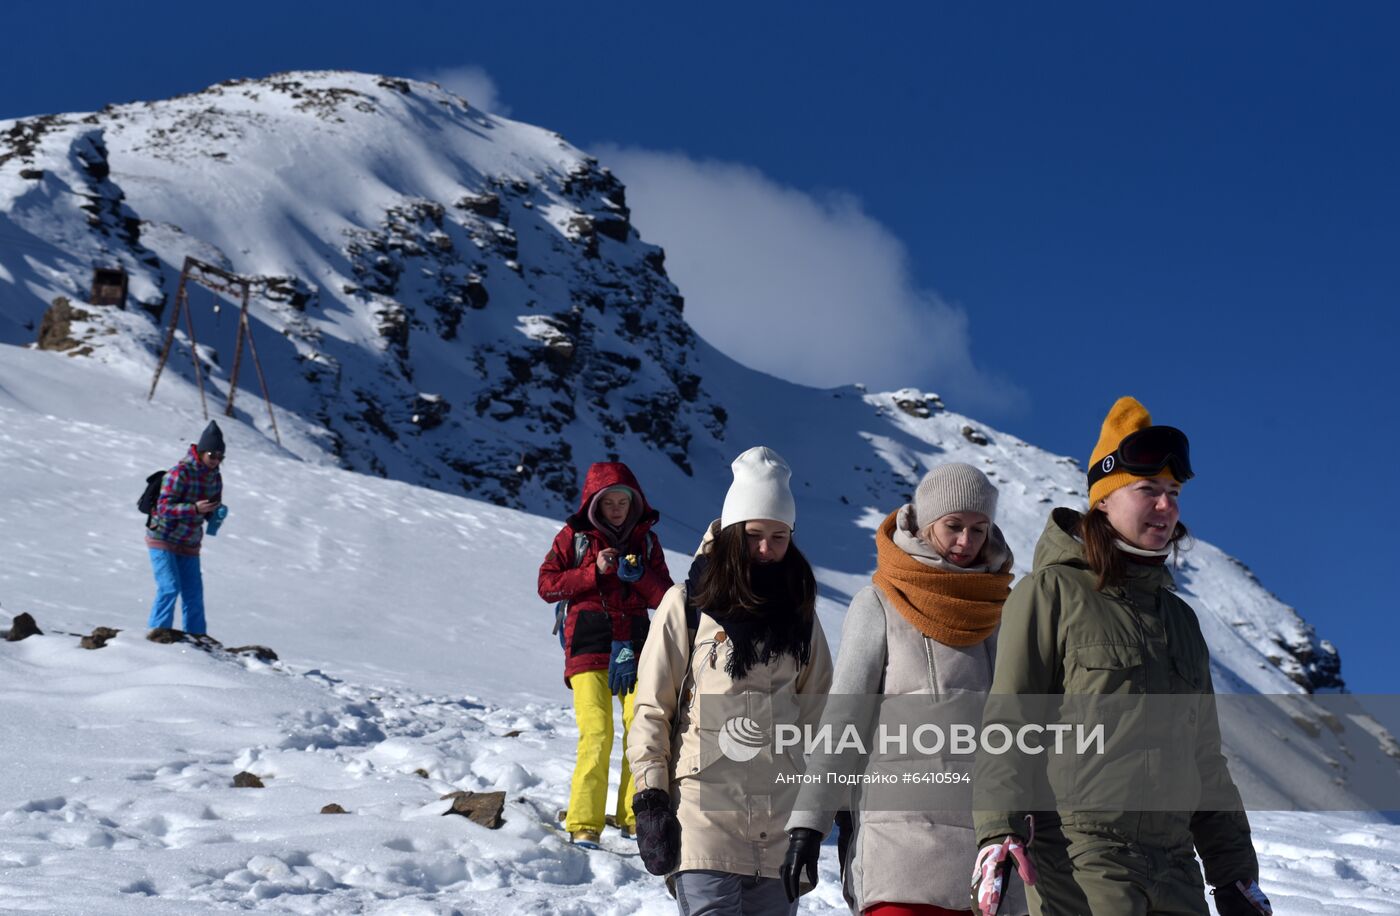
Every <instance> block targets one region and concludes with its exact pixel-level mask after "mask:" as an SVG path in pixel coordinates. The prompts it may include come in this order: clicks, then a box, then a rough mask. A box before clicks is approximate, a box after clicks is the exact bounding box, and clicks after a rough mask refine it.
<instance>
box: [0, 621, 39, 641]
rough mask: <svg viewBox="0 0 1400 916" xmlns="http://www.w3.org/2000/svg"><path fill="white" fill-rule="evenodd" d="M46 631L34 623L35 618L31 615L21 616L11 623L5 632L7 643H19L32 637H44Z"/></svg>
mask: <svg viewBox="0 0 1400 916" xmlns="http://www.w3.org/2000/svg"><path fill="white" fill-rule="evenodd" d="M43 635H44V631H43V630H41V629H39V625H38V624H37V623H35V622H34V618H33V617H32V616H31V615H29V614H20V615H19V616H17V617H16V618H15V619H14V620H12V621H10V628H9V629H8V630H6V631H5V641H6V642H19V641H20V640H21V639H28V638H29V637H31V636H43Z"/></svg>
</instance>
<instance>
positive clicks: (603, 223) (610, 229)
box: [593, 214, 632, 242]
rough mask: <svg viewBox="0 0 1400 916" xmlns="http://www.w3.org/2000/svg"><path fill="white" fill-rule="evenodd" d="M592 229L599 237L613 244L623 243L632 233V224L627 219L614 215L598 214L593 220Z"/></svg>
mask: <svg viewBox="0 0 1400 916" xmlns="http://www.w3.org/2000/svg"><path fill="white" fill-rule="evenodd" d="M593 227H594V228H595V229H596V230H598V234H599V235H605V236H607V237H608V238H610V239H612V240H613V241H615V242H625V241H627V239H628V237H629V236H630V235H631V233H632V224H631V223H629V222H628V221H627V217H625V216H619V215H614V214H600V215H598V216H596V217H594V219H593Z"/></svg>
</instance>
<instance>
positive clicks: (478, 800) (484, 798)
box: [442, 792, 506, 830]
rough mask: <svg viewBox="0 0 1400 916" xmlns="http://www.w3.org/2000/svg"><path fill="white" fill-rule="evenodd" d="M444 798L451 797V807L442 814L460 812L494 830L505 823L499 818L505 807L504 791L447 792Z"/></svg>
mask: <svg viewBox="0 0 1400 916" xmlns="http://www.w3.org/2000/svg"><path fill="white" fill-rule="evenodd" d="M443 798H444V799H448V798H450V799H452V807H450V808H448V809H447V810H446V811H444V812H442V813H443V815H444V816H445V815H448V814H460V815H461V816H462V817H465V818H467V819H468V820H470V821H472V822H473V823H477V824H480V825H481V826H483V827H485V828H486V829H488V830H496V829H498V828H499V827H500V826H501V825H502V824H504V823H505V821H504V820H502V818H501V814H502V812H504V811H505V807H506V793H504V792H449V793H447V794H446V795H444V796H443Z"/></svg>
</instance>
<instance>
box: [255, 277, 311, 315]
mask: <svg viewBox="0 0 1400 916" xmlns="http://www.w3.org/2000/svg"><path fill="white" fill-rule="evenodd" d="M261 279H262V283H263V295H264V296H265V297H266V298H268V299H270V300H272V301H273V302H286V303H287V304H289V305H290V306H291V307H292V308H294V309H296V310H297V311H298V312H302V311H305V310H306V304H307V303H308V302H310V301H311V297H312V296H313V295H314V294H315V291H314V290H312V289H311V288H310V287H309V286H307V285H306V283H305V282H304V281H303V280H302V279H301V278H300V277H262V278H261Z"/></svg>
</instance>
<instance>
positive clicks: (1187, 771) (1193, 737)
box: [973, 397, 1272, 916]
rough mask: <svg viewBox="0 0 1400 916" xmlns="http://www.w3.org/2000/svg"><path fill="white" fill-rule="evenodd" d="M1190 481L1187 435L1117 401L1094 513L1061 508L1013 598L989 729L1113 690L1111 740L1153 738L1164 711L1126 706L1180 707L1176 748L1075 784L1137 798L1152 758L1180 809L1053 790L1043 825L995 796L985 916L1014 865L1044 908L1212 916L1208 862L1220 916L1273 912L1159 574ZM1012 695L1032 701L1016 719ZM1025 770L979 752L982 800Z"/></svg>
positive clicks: (1214, 724) (979, 896) (976, 878)
mask: <svg viewBox="0 0 1400 916" xmlns="http://www.w3.org/2000/svg"><path fill="white" fill-rule="evenodd" d="M1192 476H1193V472H1192V470H1191V458H1190V448H1189V444H1188V441H1187V438H1186V435H1185V433H1183V432H1181V431H1180V430H1178V429H1175V428H1173V427H1170V426H1154V425H1153V423H1152V417H1151V415H1150V414H1148V412H1147V409H1146V408H1144V407H1143V406H1142V405H1141V404H1140V403H1138V402H1137V401H1136V400H1135V399H1133V398H1130V397H1125V398H1120V399H1119V400H1118V401H1117V402H1116V403H1115V404H1114V405H1113V407H1112V408H1111V409H1110V410H1109V412H1108V416H1107V417H1106V418H1105V419H1104V422H1103V428H1102V430H1101V431H1100V434H1099V440H1098V443H1097V444H1096V445H1095V446H1094V450H1093V453H1092V457H1091V459H1090V463H1089V471H1088V483H1089V510H1088V511H1087V512H1085V513H1080V512H1077V511H1075V510H1073V509H1067V508H1059V509H1055V510H1053V511H1052V513H1051V515H1050V519H1049V521H1048V523H1047V524H1046V526H1045V531H1044V533H1043V534H1042V535H1041V538H1040V542H1039V543H1038V544H1037V545H1036V550H1035V560H1034V565H1033V568H1032V571H1031V574H1030V575H1028V576H1026V577H1025V578H1023V579H1022V580H1021V581H1020V582H1019V583H1017V585H1016V587H1015V588H1014V589H1012V592H1011V596H1010V597H1009V598H1008V599H1007V602H1006V606H1005V608H1004V609H1003V613H1002V627H1001V640H1000V645H999V647H998V654H997V663H996V673H995V675H994V676H993V679H992V690H991V693H992V697H993V699H992V703H991V704H989V707H988V717H989V721H999V718H998V716H999V714H1001V715H1002V716H1003V717H1004V718H1005V719H1006V720H1009V719H1010V718H1011V717H1012V716H1013V715H1024V714H1025V713H1024V708H1025V706H1026V705H1029V703H1030V701H1029V698H1030V697H1036V696H1047V695H1049V696H1056V697H1057V703H1063V704H1064V705H1065V706H1073V705H1074V704H1075V703H1076V702H1083V701H1082V700H1080V701H1076V699H1075V698H1077V697H1080V698H1082V697H1101V696H1113V697H1115V700H1114V701H1112V702H1113V703H1115V704H1117V705H1116V707H1115V708H1117V709H1119V710H1121V712H1120V713H1119V715H1118V718H1117V719H1116V720H1114V722H1113V728H1114V730H1115V732H1116V733H1118V734H1120V735H1122V734H1133V735H1142V734H1144V733H1148V734H1152V733H1151V732H1150V731H1149V730H1150V729H1151V728H1152V727H1153V726H1154V725H1155V726H1156V727H1157V728H1158V729H1159V731H1158V732H1156V733H1155V734H1158V735H1160V734H1161V732H1160V729H1161V727H1162V725H1163V721H1162V719H1161V718H1160V717H1161V716H1162V714H1163V713H1162V710H1163V707H1162V706H1160V705H1153V704H1149V703H1148V702H1147V701H1146V700H1142V701H1132V700H1131V699H1129V700H1127V701H1120V700H1118V699H1116V698H1120V697H1126V698H1132V697H1135V696H1147V695H1157V694H1167V695H1183V697H1182V701H1181V706H1180V708H1179V711H1181V712H1182V713H1183V714H1182V715H1180V716H1171V718H1170V722H1169V727H1170V728H1171V740H1170V741H1167V740H1162V739H1160V738H1158V739H1155V743H1153V744H1152V745H1151V746H1148V747H1146V748H1143V747H1140V746H1135V747H1133V748H1132V750H1130V751H1124V752H1122V753H1118V752H1117V751H1115V753H1114V754H1110V755H1109V756H1108V757H1100V758H1099V759H1097V760H1090V761H1078V762H1076V763H1075V764H1074V766H1077V767H1080V768H1081V769H1080V770H1079V774H1078V775H1081V776H1082V774H1083V773H1087V772H1092V773H1094V777H1093V778H1092V779H1090V780H1086V781H1085V782H1081V783H1077V784H1075V785H1074V787H1075V789H1076V790H1078V791H1087V792H1089V793H1091V794H1092V793H1093V792H1094V791H1095V790H1096V789H1102V788H1103V787H1104V786H1116V787H1123V786H1128V787H1133V786H1136V787H1139V788H1141V787H1143V786H1144V785H1145V784H1146V783H1147V782H1148V780H1147V779H1144V775H1145V774H1146V772H1147V769H1146V766H1145V765H1144V761H1145V760H1148V759H1150V760H1151V761H1152V762H1153V766H1154V767H1155V768H1156V769H1155V772H1157V773H1165V774H1168V775H1169V777H1170V778H1173V779H1177V780H1179V782H1180V785H1185V786H1186V787H1187V789H1186V791H1183V792H1182V793H1181V795H1180V798H1181V802H1180V806H1181V807H1182V808H1185V809H1186V810H1151V811H1122V810H1085V809H1086V808H1091V807H1096V806H1094V805H1092V804H1081V805H1078V806H1075V807H1074V808H1072V809H1071V808H1070V807H1069V806H1068V805H1065V804H1063V803H1062V802H1059V801H1058V799H1059V798H1060V795H1059V794H1057V793H1056V794H1055V799H1056V807H1058V808H1059V809H1060V810H1055V811H1044V810H1039V811H1035V812H1034V813H1032V811H1031V810H1029V809H1038V808H1043V807H1045V805H1043V804H1040V803H1039V802H1040V801H1041V799H1039V798H1036V799H1025V801H1026V804H1024V805H1018V806H1017V807H1020V808H1024V809H1027V810H990V809H991V808H994V807H1002V808H1004V807H1007V804H1000V805H998V804H996V802H1006V803H1009V802H1010V801H1011V799H1010V798H1009V797H1005V796H1002V797H994V796H993V795H991V794H989V795H984V796H982V798H984V799H992V800H991V801H988V802H987V803H985V804H979V805H978V807H979V808H985V809H988V810H978V811H976V812H975V817H974V821H975V824H976V832H977V838H978V843H979V845H980V847H981V850H980V851H979V854H978V858H977V864H976V867H975V869H974V874H973V905H974V907H976V908H977V912H978V913H994V912H995V909H994V908H988V907H987V906H986V904H987V903H988V902H992V903H993V905H994V901H995V899H996V896H997V892H998V891H999V890H1000V885H1002V884H1004V881H1005V878H1006V872H1007V870H1008V869H1009V868H1010V867H1011V866H1012V865H1013V864H1021V865H1022V869H1023V875H1024V874H1025V873H1026V872H1027V871H1029V872H1030V875H1031V880H1032V881H1035V879H1036V873H1037V872H1038V879H1039V880H1038V881H1036V883H1035V884H1034V886H1032V887H1031V888H1029V896H1030V904H1031V912H1032V913H1033V914H1042V916H1043V914H1052V913H1053V914H1080V913H1083V914H1088V913H1094V914H1098V913H1113V914H1115V916H1120V914H1121V916H1149V914H1161V916H1166V914H1171V916H1207V914H1208V910H1207V908H1206V892H1205V885H1204V883H1203V882H1202V878H1201V869H1200V867H1199V866H1198V865H1197V864H1196V856H1197V854H1198V853H1199V855H1200V859H1201V862H1202V863H1203V864H1204V865H1205V879H1206V880H1207V881H1209V882H1210V884H1212V885H1213V886H1214V890H1213V891H1212V892H1211V893H1212V895H1213V897H1214V900H1215V908H1216V910H1217V912H1218V913H1219V914H1220V916H1260V914H1269V913H1272V909H1271V907H1270V905H1269V901H1268V898H1267V897H1265V896H1264V894H1263V892H1262V891H1261V890H1260V889H1259V883H1258V876H1259V863H1258V860H1257V858H1256V856H1255V853H1254V846H1253V843H1252V841H1251V839H1250V832H1249V821H1248V819H1247V818H1246V816H1245V814H1244V811H1243V805H1242V804H1241V803H1240V798H1239V792H1238V790H1236V788H1235V786H1234V783H1233V782H1232V781H1231V779H1230V774H1229V771H1228V769H1227V768H1226V766H1225V758H1224V756H1223V755H1222V754H1221V752H1220V731H1219V723H1218V721H1217V719H1216V717H1215V714H1214V708H1213V706H1212V705H1211V704H1210V703H1209V702H1200V701H1199V697H1200V696H1201V695H1209V694H1211V693H1213V687H1212V684H1211V675H1210V651H1209V649H1208V648H1207V646H1206V642H1205V639H1204V638H1203V637H1202V635H1201V629H1200V624H1199V622H1198V621H1197V619H1196V613H1195V611H1193V610H1192V609H1191V606H1190V605H1189V604H1187V603H1186V602H1185V601H1183V600H1182V599H1181V598H1179V597H1178V596H1177V595H1176V593H1175V592H1174V591H1173V590H1172V578H1171V574H1170V573H1169V572H1168V570H1167V567H1166V561H1167V559H1168V557H1170V556H1171V555H1172V554H1173V553H1174V551H1175V550H1176V549H1177V545H1178V544H1179V543H1180V542H1181V540H1182V539H1183V538H1184V537H1186V527H1185V526H1184V525H1183V524H1182V523H1181V521H1180V507H1179V505H1178V499H1179V497H1180V494H1181V489H1182V484H1184V483H1185V482H1186V481H1187V480H1189V479H1190V478H1191V477H1192ZM1192 695H1195V697H1196V702H1192ZM1010 696H1019V697H1020V698H1021V699H1020V700H1018V701H1014V702H1019V703H1021V704H1022V706H1021V708H1020V709H1018V710H1017V711H1016V712H1014V713H1013V712H1012V710H1013V709H1014V708H1015V707H1014V705H1013V701H1012V700H1010V699H1008V697H1010ZM1001 702H1005V703H1006V705H1004V706H1002V705H999V703H1001ZM1093 702H1097V703H1107V702H1110V701H1101V700H1096V701H1093ZM1173 702H1175V701H1173ZM1078 708H1079V709H1081V710H1082V709H1086V708H1090V707H1088V706H1080V707H1078ZM1149 709H1150V710H1152V713H1149V712H1148V710H1149ZM1172 711H1178V707H1176V706H1172V707H1169V708H1168V715H1170V714H1171V712H1172ZM1187 713H1189V714H1187ZM1198 713H1199V715H1198ZM1154 715H1155V716H1157V717H1158V718H1157V719H1155V720H1154V718H1153V716H1154ZM1110 741H1111V739H1110ZM1024 776H1025V774H1024V773H1023V772H1021V771H1019V770H1017V763H1016V762H1015V761H1013V760H1011V759H1010V758H1009V757H993V756H992V755H989V754H985V753H984V754H981V755H979V758H978V762H977V770H976V776H975V777H974V790H975V791H977V792H979V793H981V792H988V793H991V792H993V791H994V789H993V788H992V787H998V786H1020V785H1024V784H1025V783H1026V780H1025V779H1024ZM1048 781H1049V782H1051V783H1053V782H1054V777H1053V776H1052V777H1048ZM1178 787H1179V786H1178ZM1051 792H1052V793H1055V792H1056V790H1054V789H1052V790H1051ZM1164 797H1166V798H1168V799H1169V800H1168V803H1167V804H1163V805H1159V806H1160V807H1177V805H1178V801H1177V798H1178V796H1177V795H1175V794H1173V795H1170V796H1164ZM1207 798H1208V799H1209V803H1208V804H1207V803H1206V802H1205V801H1204V799H1207ZM1017 800H1018V801H1020V800H1022V799H1021V798H1019V797H1018V798H1017ZM1097 807H1099V808H1111V807H1113V806H1112V805H1105V804H1102V803H1100V804H1099V805H1098V806H1097ZM1207 808H1208V809H1209V810H1206V809H1207ZM1026 859H1029V865H1031V866H1033V868H1028V867H1026V863H1025V860H1026ZM1028 883H1029V882H1028Z"/></svg>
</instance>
